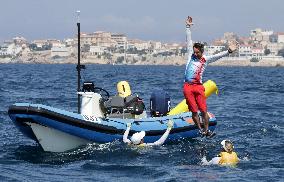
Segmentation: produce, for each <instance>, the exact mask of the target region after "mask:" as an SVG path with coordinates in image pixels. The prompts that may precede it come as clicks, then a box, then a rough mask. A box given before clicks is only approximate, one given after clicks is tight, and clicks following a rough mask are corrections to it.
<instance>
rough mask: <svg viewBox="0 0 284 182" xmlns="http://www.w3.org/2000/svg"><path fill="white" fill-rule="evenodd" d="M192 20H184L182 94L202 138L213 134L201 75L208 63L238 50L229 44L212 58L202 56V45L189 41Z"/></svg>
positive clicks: (231, 43)
mask: <svg viewBox="0 0 284 182" xmlns="http://www.w3.org/2000/svg"><path fill="white" fill-rule="evenodd" d="M192 25H193V23H192V18H191V17H188V18H187V20H186V33H187V51H188V60H187V64H186V69H185V74H184V85H183V94H184V97H185V99H186V103H187V105H188V110H189V111H191V112H192V119H193V121H194V123H195V124H196V125H197V127H198V129H199V133H200V134H201V135H202V136H208V137H211V136H213V135H214V133H213V132H211V131H210V130H208V127H209V116H208V114H207V105H206V97H205V94H204V91H205V88H204V86H203V85H202V75H203V72H204V70H205V68H206V66H207V64H208V63H212V62H214V61H217V60H218V59H220V58H222V57H225V56H228V55H229V54H230V53H233V52H234V51H236V50H237V48H238V43H237V42H236V41H235V42H230V43H229V45H228V47H229V49H228V50H226V51H223V52H220V53H218V54H215V55H212V56H206V55H203V53H204V45H203V44H201V43H194V44H193V45H192V40H191V27H192ZM198 110H199V111H200V112H201V115H202V120H203V122H204V130H203V129H202V127H201V123H200V119H199V115H198Z"/></svg>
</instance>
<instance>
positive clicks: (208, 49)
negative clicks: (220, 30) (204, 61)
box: [204, 45, 225, 55]
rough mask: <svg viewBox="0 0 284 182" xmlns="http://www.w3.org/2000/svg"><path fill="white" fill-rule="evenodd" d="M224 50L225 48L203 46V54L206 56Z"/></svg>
mask: <svg viewBox="0 0 284 182" xmlns="http://www.w3.org/2000/svg"><path fill="white" fill-rule="evenodd" d="M224 49H225V46H213V45H212V46H204V52H205V54H206V55H214V54H216V53H217V52H221V51H222V50H224Z"/></svg>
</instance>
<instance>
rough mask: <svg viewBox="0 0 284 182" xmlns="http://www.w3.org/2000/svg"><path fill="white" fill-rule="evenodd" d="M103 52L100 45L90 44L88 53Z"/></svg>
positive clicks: (100, 53) (98, 53) (97, 54)
mask: <svg viewBox="0 0 284 182" xmlns="http://www.w3.org/2000/svg"><path fill="white" fill-rule="evenodd" d="M103 53H104V48H103V47H101V46H90V55H92V56H99V55H102V54H103Z"/></svg>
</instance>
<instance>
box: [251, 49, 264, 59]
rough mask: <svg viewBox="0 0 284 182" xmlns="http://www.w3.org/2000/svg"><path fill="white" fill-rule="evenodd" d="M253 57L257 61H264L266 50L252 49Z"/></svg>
mask: <svg viewBox="0 0 284 182" xmlns="http://www.w3.org/2000/svg"><path fill="white" fill-rule="evenodd" d="M251 53H252V57H253V58H257V59H262V57H263V56H264V49H263V48H252V49H251Z"/></svg>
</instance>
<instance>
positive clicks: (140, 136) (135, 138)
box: [123, 120, 174, 146]
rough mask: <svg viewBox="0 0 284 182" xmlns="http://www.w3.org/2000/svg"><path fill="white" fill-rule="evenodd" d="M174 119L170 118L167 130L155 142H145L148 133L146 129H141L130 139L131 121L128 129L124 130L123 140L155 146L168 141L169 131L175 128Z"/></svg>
mask: <svg viewBox="0 0 284 182" xmlns="http://www.w3.org/2000/svg"><path fill="white" fill-rule="evenodd" d="M173 124H174V123H173V121H172V120H170V121H169V122H168V123H167V126H168V127H167V129H166V131H165V133H164V134H163V136H161V138H160V139H159V140H157V141H156V142H154V143H144V137H145V135H146V132H145V131H140V132H137V133H134V134H133V135H132V137H131V138H130V140H129V139H128V138H127V137H128V134H129V131H130V128H131V123H127V129H126V130H125V132H124V135H123V142H124V143H127V144H129V145H136V146H155V145H163V143H164V142H165V141H166V139H167V137H168V136H169V133H170V131H171V129H172V128H173Z"/></svg>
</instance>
